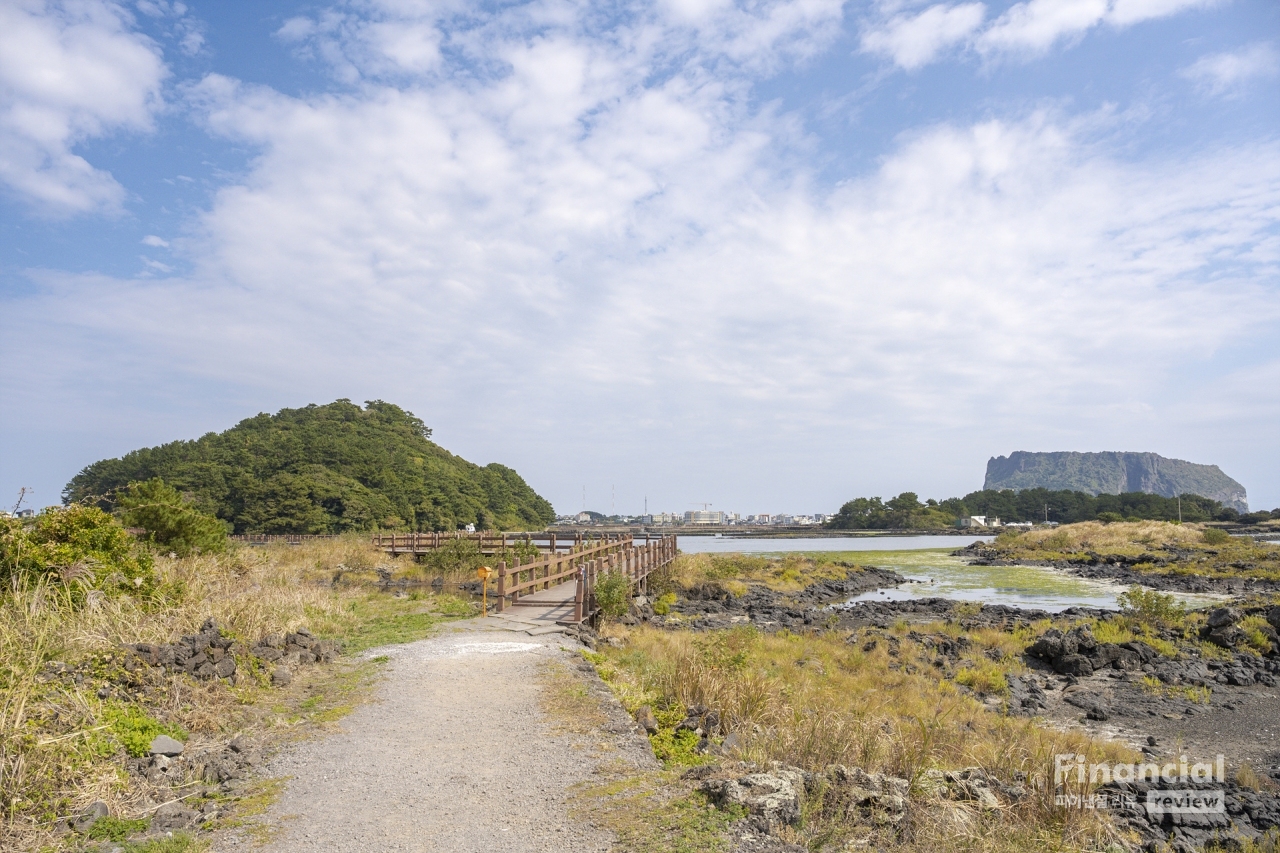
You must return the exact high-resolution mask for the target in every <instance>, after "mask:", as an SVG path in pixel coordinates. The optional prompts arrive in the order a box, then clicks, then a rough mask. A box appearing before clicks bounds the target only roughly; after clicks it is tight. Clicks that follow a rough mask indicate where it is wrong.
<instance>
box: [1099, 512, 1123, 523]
mask: <svg viewBox="0 0 1280 853" xmlns="http://www.w3.org/2000/svg"><path fill="white" fill-rule="evenodd" d="M1098 521H1101V522H1102V523H1103V524H1112V523H1114V522H1117V521H1124V516H1123V515H1121V514H1120V513H1118V512H1100V513H1098Z"/></svg>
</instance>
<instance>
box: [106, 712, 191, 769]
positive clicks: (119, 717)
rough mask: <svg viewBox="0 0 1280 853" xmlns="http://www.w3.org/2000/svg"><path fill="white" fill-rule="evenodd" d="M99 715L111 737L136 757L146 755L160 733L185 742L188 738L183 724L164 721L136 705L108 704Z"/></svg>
mask: <svg viewBox="0 0 1280 853" xmlns="http://www.w3.org/2000/svg"><path fill="white" fill-rule="evenodd" d="M99 716H100V719H101V720H102V722H104V723H106V724H107V725H108V728H107V730H106V731H107V733H108V734H109V735H110V737H111V739H112V740H114V741H115V742H116V743H118V744H119V745H120V746H122V747H124V750H125V752H127V753H129V755H131V756H133V757H134V758H142V757H144V756H145V755H146V754H147V750H148V748H149V747H150V746H151V741H153V740H155V738H156V737H157V736H158V735H168V736H169V737H171V738H175V739H177V740H180V741H184V742H185V741H186V739H187V732H186V731H185V730H183V728H182V727H181V726H175V725H170V724H168V723H162V722H160V721H159V720H157V719H155V718H154V717H150V716H148V715H147V713H146V712H145V711H144V710H142V709H141V708H139V707H137V706H136V705H117V704H112V705H107V706H105V707H104V708H103V709H102V713H101V714H100V715H99Z"/></svg>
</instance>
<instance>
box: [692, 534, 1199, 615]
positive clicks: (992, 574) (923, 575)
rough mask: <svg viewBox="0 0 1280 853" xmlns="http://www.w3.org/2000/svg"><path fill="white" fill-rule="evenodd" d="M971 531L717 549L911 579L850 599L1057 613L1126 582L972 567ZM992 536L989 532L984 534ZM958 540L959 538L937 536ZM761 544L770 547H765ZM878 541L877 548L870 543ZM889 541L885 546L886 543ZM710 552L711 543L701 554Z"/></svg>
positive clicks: (1112, 598)
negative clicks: (942, 601)
mask: <svg viewBox="0 0 1280 853" xmlns="http://www.w3.org/2000/svg"><path fill="white" fill-rule="evenodd" d="M979 538H980V537H973V536H963V537H962V536H955V537H941V536H911V537H907V536H904V537H900V538H895V539H893V540H890V539H888V538H883V539H880V538H877V539H813V540H804V541H805V542H806V543H808V542H820V543H823V544H824V545H825V546H826V547H822V548H814V547H809V548H804V549H800V548H793V547H790V543H791V542H794V541H796V540H784V539H756V540H742V539H737V540H734V539H721V540H719V541H720V542H725V543H732V544H736V545H742V544H745V543H750V544H751V545H752V546H755V547H752V549H751V550H750V551H746V549H743V548H733V547H729V548H723V549H720V548H717V549H716V551H717V552H720V553H724V552H739V553H753V554H770V553H772V554H784V553H794V552H797V551H802V550H803V551H804V552H805V553H815V552H821V553H823V554H829V555H831V556H832V557H834V558H836V559H843V560H847V561H849V562H852V563H857V564H860V565H866V566H876V567H879V568H886V569H893V570H894V571H896V572H897V573H898V574H900V575H902V576H903V577H906V578H909V579H910V580H909V582H908V583H905V584H902V585H901V586H898V587H894V588H891V589H881V590H875V591H873V592H868V593H864V594H862V595H858V596H855V597H854V598H851V599H850V600H849V601H850V603H852V602H858V601H905V600H908V599H912V598H949V599H952V600H955V601H973V602H979V603H981V604H1005V605H1009V606H1011V607H1021V608H1024V609H1029V610H1046V611H1048V612H1050V613H1057V612H1058V611H1061V610H1065V609H1067V608H1068V607H1100V608H1106V609H1108V610H1114V609H1116V608H1117V606H1118V605H1117V603H1116V597H1117V596H1118V595H1120V593H1122V592H1124V591H1125V590H1126V589H1127V587H1125V586H1121V585H1119V584H1115V583H1109V582H1106V581H1095V580H1088V579H1086V578H1081V577H1077V576H1076V575H1073V574H1070V573H1068V572H1066V571H1063V570H1061V569H1055V568H1051V567H1048V566H971V565H969V564H968V563H967V562H966V561H965V559H964V558H963V557H954V556H952V552H953V551H954V550H956V549H957V548H962V547H964V546H966V545H968V544H969V543H971V542H973V541H975V540H977V539H979ZM981 538H983V539H985V540H989V539H990V537H981ZM950 539H955V540H957V542H955V543H952V542H950V541H947V542H945V547H939V546H941V545H944V543H943V542H939V540H950ZM908 540H914V541H915V542H919V541H920V540H925V541H926V542H927V543H928V544H930V545H932V546H933V547H930V548H922V547H920V545H918V544H917V545H916V546H915V548H914V549H911V550H906V549H900V548H899V547H898V544H899V543H903V542H906V541H908ZM761 545H768V546H770V547H768V548H763V547H759V546H761ZM855 545H856V546H858V547H851V546H855ZM870 545H877V546H879V547H878V548H876V549H871V548H869V547H867V546H870ZM886 546H887V547H886ZM680 548H681V550H682V551H686V552H688V551H689V549H688V548H686V546H685V537H681V542H680ZM709 551H711V549H710V548H706V549H704V550H703V553H706V552H709ZM1176 597H1177V598H1178V599H1179V600H1180V601H1183V602H1185V603H1186V604H1187V605H1188V606H1190V607H1204V606H1207V605H1209V604H1212V603H1214V602H1217V601H1220V600H1221V599H1222V597H1221V596H1212V595H1190V594H1187V595H1176Z"/></svg>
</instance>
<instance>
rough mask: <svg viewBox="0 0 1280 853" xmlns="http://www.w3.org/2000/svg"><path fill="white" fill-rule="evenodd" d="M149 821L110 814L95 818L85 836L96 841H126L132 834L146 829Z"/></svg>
mask: <svg viewBox="0 0 1280 853" xmlns="http://www.w3.org/2000/svg"><path fill="white" fill-rule="evenodd" d="M147 823H148V822H147V821H146V820H143V819H139V820H128V819H126V818H119V817H113V816H110V815H108V816H107V817H100V818H98V819H97V820H95V821H94V822H93V824H92V825H91V826H90V827H89V830H88V832H86V833H85V836H86V837H87V838H90V839H92V840H94V841H124V840H125V839H126V838H128V837H129V836H130V835H135V834H137V833H139V832H143V831H144V830H146V828H147Z"/></svg>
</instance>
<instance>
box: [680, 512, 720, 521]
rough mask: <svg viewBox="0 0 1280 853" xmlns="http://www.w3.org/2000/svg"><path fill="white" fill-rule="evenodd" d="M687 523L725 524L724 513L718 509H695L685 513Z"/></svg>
mask: <svg viewBox="0 0 1280 853" xmlns="http://www.w3.org/2000/svg"><path fill="white" fill-rule="evenodd" d="M684 523H685V524H724V513H723V512H719V511H717V510H705V509H695V510H690V511H689V512H686V513H685V514H684Z"/></svg>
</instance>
